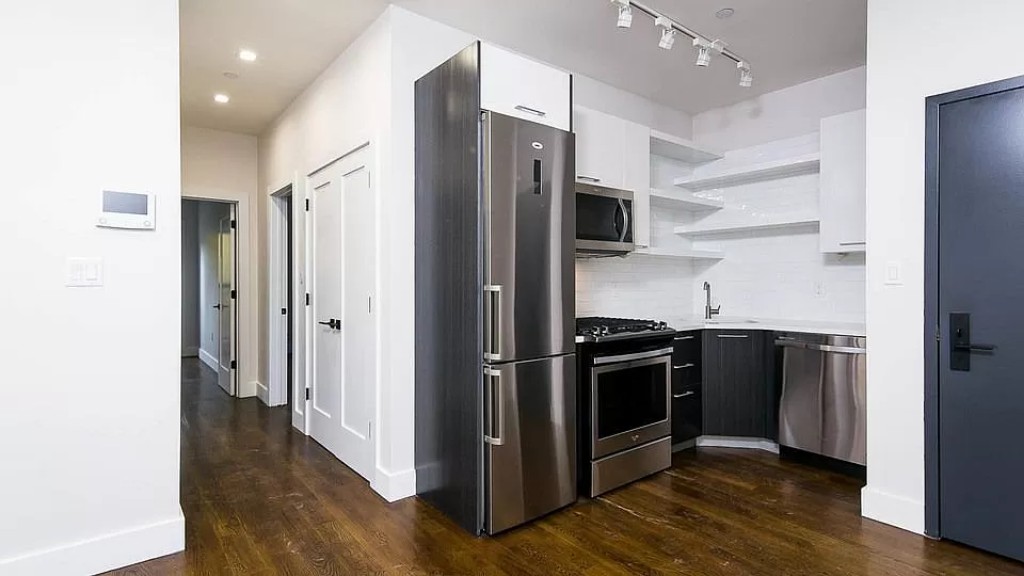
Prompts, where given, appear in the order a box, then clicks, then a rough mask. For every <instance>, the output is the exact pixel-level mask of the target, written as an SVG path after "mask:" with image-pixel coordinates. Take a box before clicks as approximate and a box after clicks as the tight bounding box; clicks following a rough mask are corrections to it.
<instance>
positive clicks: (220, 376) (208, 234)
mask: <svg viewBox="0 0 1024 576" xmlns="http://www.w3.org/2000/svg"><path fill="white" fill-rule="evenodd" d="M181 214H182V218H181V296H182V317H181V320H182V321H181V350H182V357H196V358H198V359H199V361H200V362H201V363H202V364H204V365H205V366H206V367H207V368H208V369H209V370H212V371H214V372H215V373H216V381H217V384H218V386H219V387H220V388H221V389H222V390H223V391H224V392H225V393H227V394H228V395H230V396H237V395H238V377H237V372H238V370H237V368H238V312H237V308H238V307H237V306H236V301H237V297H238V256H237V255H238V242H237V239H236V238H237V237H236V234H235V232H236V230H237V227H238V220H237V206H236V205H235V204H234V203H232V202H219V201H212V200H192V199H183V200H182V205H181Z"/></svg>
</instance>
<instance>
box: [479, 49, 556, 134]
mask: <svg viewBox="0 0 1024 576" xmlns="http://www.w3.org/2000/svg"><path fill="white" fill-rule="evenodd" d="M571 90H572V88H571V82H570V79H569V73H568V72H563V71H561V70H558V69H555V68H552V67H550V66H546V65H544V64H541V63H540V62H535V61H533V60H530V59H528V58H525V57H523V56H520V55H518V54H514V53H512V52H509V51H507V50H503V49H501V48H497V47H495V46H491V45H489V44H481V46H480V107H481V108H483V109H484V110H491V111H494V112H499V113H501V114H506V115H508V116H514V117H516V118H522V119H523V120H529V121H531V122H537V123H539V124H545V125H547V126H552V127H554V128H558V129H560V130H565V131H568V130H569V127H570V118H571V116H572V112H571V110H570V107H571V105H570V102H571V97H570V92H571Z"/></svg>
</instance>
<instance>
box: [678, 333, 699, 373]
mask: <svg viewBox="0 0 1024 576" xmlns="http://www.w3.org/2000/svg"><path fill="white" fill-rule="evenodd" d="M702 344H703V340H702V339H701V333H700V332H679V333H678V334H676V337H675V339H674V340H673V341H672V366H673V367H675V366H682V365H684V364H696V365H697V367H698V369H699V367H700V362H701V350H702V348H703V346H702Z"/></svg>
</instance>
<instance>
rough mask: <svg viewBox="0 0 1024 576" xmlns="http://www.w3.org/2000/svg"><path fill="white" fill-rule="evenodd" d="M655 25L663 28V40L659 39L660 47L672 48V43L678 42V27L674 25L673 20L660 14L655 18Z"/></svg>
mask: <svg viewBox="0 0 1024 576" xmlns="http://www.w3.org/2000/svg"><path fill="white" fill-rule="evenodd" d="M654 25H655V26H658V27H659V28H661V40H659V41H658V47H659V48H662V49H664V50H671V49H672V45H673V44H675V43H676V29H675V28H673V27H672V20H670V19H668V18H666V17H664V16H658V17H657V18H655V20H654Z"/></svg>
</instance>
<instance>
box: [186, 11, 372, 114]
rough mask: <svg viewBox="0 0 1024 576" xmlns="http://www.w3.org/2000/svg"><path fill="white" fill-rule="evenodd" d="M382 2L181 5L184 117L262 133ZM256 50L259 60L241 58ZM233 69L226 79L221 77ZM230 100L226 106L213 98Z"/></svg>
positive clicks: (367, 21) (348, 41)
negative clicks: (241, 50) (233, 74)
mask: <svg viewBox="0 0 1024 576" xmlns="http://www.w3.org/2000/svg"><path fill="white" fill-rule="evenodd" d="M387 5H388V2H387V0H181V2H180V13H181V14H180V16H181V114H182V122H183V123H185V124H188V125H191V126H202V127H206V128H217V129H221V130H228V131H231V132H243V133H248V134H259V133H260V132H262V131H263V129H264V128H265V127H266V126H267V124H269V123H270V121H271V120H273V119H274V118H276V117H277V116H278V114H280V113H281V112H282V111H283V110H284V109H285V108H286V107H287V106H288V104H290V103H291V101H292V100H294V99H295V97H296V96H298V95H299V94H300V93H301V92H302V90H303V89H304V88H305V87H306V86H308V85H309V84H310V83H311V82H312V81H313V80H314V79H315V78H316V77H317V76H319V75H320V72H322V71H323V70H324V69H325V68H326V67H327V65H328V64H330V63H331V62H332V61H333V60H334V59H335V58H337V57H338V55H339V54H341V53H342V52H343V51H344V50H345V48H346V47H348V45H349V44H351V43H352V41H353V40H355V39H356V38H357V37H358V36H359V34H360V33H362V31H363V30H365V29H366V27H367V25H369V24H370V22H373V21H374V20H375V19H376V18H377V16H379V15H380V14H381V13H382V12H383V11H384V8H385V7H387ZM242 47H245V48H250V49H252V50H255V51H256V52H257V54H258V56H259V58H258V59H257V60H256V62H254V63H252V64H248V63H245V62H242V61H241V60H239V59H238V50H239V48H242ZM228 71H230V72H236V73H238V74H239V77H238V79H236V80H229V79H227V78H225V77H224V72H228ZM217 92H224V93H226V94H228V95H230V96H231V102H230V103H228V104H226V105H220V104H216V103H215V102H214V101H213V95H214V94H215V93H217Z"/></svg>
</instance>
